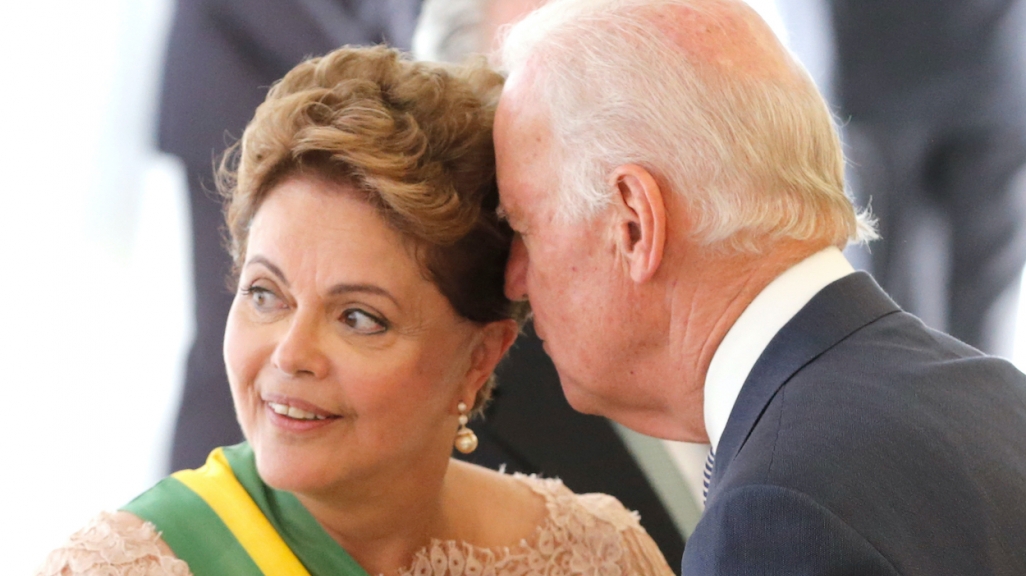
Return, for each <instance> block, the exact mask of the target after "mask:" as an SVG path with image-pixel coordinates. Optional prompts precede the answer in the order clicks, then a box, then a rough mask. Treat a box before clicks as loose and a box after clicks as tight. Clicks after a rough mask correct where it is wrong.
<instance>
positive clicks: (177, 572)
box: [36, 512, 192, 576]
mask: <svg viewBox="0 0 1026 576" xmlns="http://www.w3.org/2000/svg"><path fill="white" fill-rule="evenodd" d="M63 574H76V575H83V576H89V575H93V574H95V575H101V574H102V575H110V576H118V575H129V574H131V575H139V576H191V575H192V572H190V571H189V567H188V565H186V563H185V562H183V561H182V560H179V559H178V558H176V557H175V555H174V553H173V552H172V551H171V549H170V548H169V547H168V546H167V544H165V543H164V541H163V540H162V539H161V538H160V534H158V533H157V530H156V529H155V528H154V527H153V525H152V524H150V523H149V522H145V521H144V520H142V519H141V518H139V517H138V516H135V515H133V514H130V513H128V512H103V513H100V514H98V515H97V516H95V517H94V518H92V519H91V520H90V521H89V522H88V523H87V524H86V525H85V527H83V528H82V529H81V530H79V531H78V532H75V533H74V534H72V535H71V537H70V538H69V539H68V541H67V542H65V543H64V544H63V545H62V546H61V547H59V548H57V549H56V550H54V551H53V552H51V553H50V554H49V555H48V556H47V557H46V560H45V561H44V562H43V565H42V566H41V567H40V568H39V569H38V570H37V571H36V575H37V576H58V575H63Z"/></svg>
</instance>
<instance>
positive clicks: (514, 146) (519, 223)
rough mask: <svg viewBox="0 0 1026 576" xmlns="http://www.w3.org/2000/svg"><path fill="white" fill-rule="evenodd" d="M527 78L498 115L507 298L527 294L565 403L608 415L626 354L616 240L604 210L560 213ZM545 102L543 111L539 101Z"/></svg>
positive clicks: (545, 133) (541, 116)
mask: <svg viewBox="0 0 1026 576" xmlns="http://www.w3.org/2000/svg"><path fill="white" fill-rule="evenodd" d="M527 88H528V87H527V86H525V85H524V83H523V82H521V83H519V84H517V83H516V82H515V81H514V82H513V83H512V84H507V89H506V92H504V94H503V97H502V100H501V101H500V104H499V110H498V112H497V114H496V121H495V152H496V161H497V170H498V182H499V196H500V198H501V207H502V210H503V212H505V215H506V218H507V219H508V220H509V223H510V225H511V226H512V227H513V229H514V230H515V231H516V232H517V236H516V238H515V239H514V241H513V248H512V251H511V253H510V258H509V263H508V264H507V267H506V295H507V296H508V297H509V298H511V299H514V300H523V299H525V298H528V299H529V300H530V302H531V307H532V309H533V311H534V324H535V330H536V332H537V334H538V336H539V337H540V338H541V339H542V340H544V342H545V350H546V352H548V354H549V356H551V357H552V360H553V363H554V364H555V365H556V369H557V371H558V372H559V376H560V381H561V382H562V385H563V390H564V392H565V393H566V396H567V399H568V400H569V401H570V404H571V405H572V406H573V407H574V408H576V409H577V410H579V411H581V412H586V413H602V414H608V413H609V410H608V409H607V406H606V405H607V404H608V402H607V401H608V400H612V398H611V396H615V395H616V391H615V390H614V389H611V388H610V386H615V385H616V384H620V385H621V386H622V381H619V380H617V379H616V372H617V371H618V370H622V369H624V367H625V366H626V363H620V364H619V365H617V362H619V361H620V359H622V357H623V355H624V353H625V352H626V348H627V347H626V346H624V345H623V344H624V336H626V335H627V332H626V326H627V325H628V323H627V322H625V321H624V319H623V318H619V314H618V310H619V308H618V307H617V306H616V305H615V304H617V303H619V302H622V297H621V296H622V293H620V292H619V291H618V290H617V287H616V278H617V274H616V273H617V271H616V270H615V266H614V264H615V262H616V260H615V258H614V257H613V250H612V243H611V241H610V239H609V238H608V234H607V233H606V231H605V228H604V226H603V223H604V222H605V221H606V217H605V216H604V215H603V214H602V213H600V214H598V215H597V216H596V217H595V218H591V219H586V220H584V221H582V222H577V223H571V224H566V223H564V222H562V221H561V220H559V219H558V218H557V217H556V206H557V204H556V202H557V199H556V197H557V189H556V187H557V186H558V185H559V177H558V173H557V172H556V170H555V167H554V164H555V162H554V159H556V158H558V157H559V155H558V154H556V151H555V149H554V146H556V144H555V142H553V139H552V137H551V134H550V129H549V124H548V121H547V119H546V117H545V112H544V111H543V110H541V111H540V110H538V108H539V106H537V105H532V99H531V94H530V90H529V89H527ZM542 108H544V107H542Z"/></svg>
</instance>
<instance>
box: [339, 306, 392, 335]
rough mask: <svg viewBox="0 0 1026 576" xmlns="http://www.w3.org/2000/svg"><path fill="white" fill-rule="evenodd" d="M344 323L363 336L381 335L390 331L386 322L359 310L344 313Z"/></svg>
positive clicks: (352, 309) (349, 310)
mask: <svg viewBox="0 0 1026 576" xmlns="http://www.w3.org/2000/svg"><path fill="white" fill-rule="evenodd" d="M342 322H344V323H345V325H346V326H349V327H350V328H352V329H353V330H355V331H357V332H360V333H361V334H380V333H382V332H384V331H385V330H387V329H388V326H387V325H386V324H385V321H384V320H381V319H380V318H377V317H375V316H372V315H370V314H368V313H366V312H364V311H363V310H360V309H358V308H350V309H348V310H346V311H345V312H343V313H342Z"/></svg>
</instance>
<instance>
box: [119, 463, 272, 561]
mask: <svg viewBox="0 0 1026 576" xmlns="http://www.w3.org/2000/svg"><path fill="white" fill-rule="evenodd" d="M122 510H124V511H125V512H130V513H132V514H135V515H136V516H138V517H139V518H142V519H143V520H147V521H149V522H152V523H153V525H154V526H156V527H157V530H158V531H159V532H160V533H161V538H163V539H164V542H166V543H167V545H168V546H170V547H171V550H172V551H174V553H175V555H176V556H178V558H180V559H182V560H184V561H185V563H186V564H188V565H189V569H190V570H191V571H192V573H193V576H228V575H231V576H263V574H262V572H261V571H260V569H259V568H257V565H256V564H255V563H254V562H253V560H252V559H251V558H250V557H249V554H248V553H247V552H246V550H245V549H244V548H243V547H242V545H241V544H239V542H238V540H236V539H235V536H233V535H232V533H231V531H230V530H229V529H228V527H227V526H225V524H224V522H222V521H221V518H220V517H219V516H218V515H217V514H216V513H215V512H214V511H213V510H212V509H211V508H210V506H208V505H207V503H206V502H205V501H204V500H203V499H202V498H200V497H199V496H198V495H197V494H196V493H195V492H193V491H192V490H190V489H189V488H188V487H186V486H185V485H184V484H182V483H181V482H179V481H178V480H176V479H174V478H165V479H163V480H161V481H160V482H159V483H157V485H156V486H154V487H153V488H151V489H149V490H147V491H146V492H143V493H142V494H141V495H140V496H139V497H137V498H136V499H135V500H132V501H131V502H129V503H128V504H127V505H126V506H124V507H122Z"/></svg>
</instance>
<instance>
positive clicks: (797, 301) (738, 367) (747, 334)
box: [704, 246, 855, 452]
mask: <svg viewBox="0 0 1026 576" xmlns="http://www.w3.org/2000/svg"><path fill="white" fill-rule="evenodd" d="M854 271H855V269H854V268H852V266H851V264H850V263H848V260H847V259H845V257H844V255H843V254H842V253H841V251H840V250H838V249H837V248H836V247H833V246H831V247H829V248H825V249H823V250H821V251H819V252H817V253H815V254H813V255H811V256H809V257H808V258H806V259H805V260H802V261H801V262H799V263H797V264H795V265H794V266H792V267H791V268H789V269H787V270H786V271H785V272H784V273H783V274H781V275H780V276H778V277H777V278H775V279H774V280H773V281H772V282H770V283H769V284H768V285H767V286H766V287H765V288H763V290H762V292H760V293H759V295H758V296H756V297H755V299H754V300H752V302H751V304H749V305H748V307H747V308H745V310H744V312H742V313H741V316H739V317H738V319H737V321H736V322H734V325H733V326H731V328H730V330H728V331H727V334H726V335H725V336H724V337H723V342H721V343H720V346H719V347H718V348H717V349H716V352H715V353H714V354H713V358H712V362H711V363H710V364H709V372H708V373H707V374H706V377H705V401H704V411H705V429H706V432H707V433H708V434H709V443H710V445H711V446H712V449H713V452H715V451H716V446H717V445H718V444H719V441H720V437H721V436H722V435H723V431H724V429H726V427H727V419H728V418H730V413H731V411H732V410H733V409H734V403H735V402H736V401H737V397H738V394H740V393H741V387H742V386H743V385H744V383H745V380H746V379H747V378H748V374H749V372H751V370H752V366H754V365H755V361H756V360H758V359H759V356H761V355H762V353H763V352H764V351H765V350H766V346H768V345H769V343H770V340H772V339H773V337H774V336H775V335H776V334H777V332H779V331H780V329H781V328H783V327H784V325H785V324H787V323H788V322H789V321H790V320H791V319H792V318H794V316H795V315H796V314H798V311H799V310H801V309H802V308H803V307H804V306H805V305H806V304H808V303H809V300H812V297H813V296H815V295H816V294H817V293H818V292H819V291H820V290H822V289H823V288H825V287H826V286H827V285H828V284H830V283H832V282H834V281H835V280H838V279H840V278H843V277H844V276H847V275H848V274H851V273H852V272H854Z"/></svg>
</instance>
